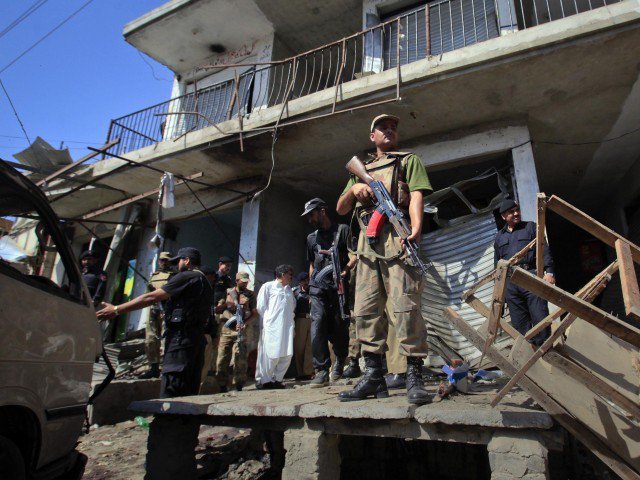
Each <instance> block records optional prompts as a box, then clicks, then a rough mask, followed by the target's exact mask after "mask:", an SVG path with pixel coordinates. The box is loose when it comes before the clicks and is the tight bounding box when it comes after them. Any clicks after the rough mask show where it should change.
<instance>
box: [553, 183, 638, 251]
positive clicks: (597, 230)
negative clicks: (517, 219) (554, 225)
mask: <svg viewBox="0 0 640 480" xmlns="http://www.w3.org/2000/svg"><path fill="white" fill-rule="evenodd" d="M547 208H549V209H551V210H553V211H554V212H556V213H557V214H559V215H561V216H562V217H564V218H566V219H567V220H569V221H570V222H571V223H574V224H575V225H577V226H578V227H580V228H582V229H583V230H585V231H587V232H589V233H590V234H591V235H593V236H594V237H596V238H597V239H598V240H601V241H603V242H604V243H606V244H607V245H609V246H610V247H615V243H616V240H618V239H623V240H625V241H627V240H626V239H624V237H622V236H621V235H618V234H617V233H616V232H614V231H613V230H611V229H610V228H608V227H606V226H604V225H603V224H602V223H600V222H598V221H597V220H595V219H593V218H591V217H590V216H589V215H587V214H586V213H584V212H583V211H581V210H578V209H577V208H576V207H574V206H573V205H570V204H569V203H567V202H565V201H564V200H562V199H561V198H559V197H556V196H555V195H553V196H552V197H551V198H550V199H549V200H548V201H547ZM629 247H630V248H631V256H632V257H633V261H634V262H636V263H640V247H638V246H637V245H635V244H633V243H629Z"/></svg>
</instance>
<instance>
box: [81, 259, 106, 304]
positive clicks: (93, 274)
mask: <svg viewBox="0 0 640 480" xmlns="http://www.w3.org/2000/svg"><path fill="white" fill-rule="evenodd" d="M82 278H83V279H84V281H85V283H86V284H87V288H88V289H89V295H90V296H91V299H92V300H93V305H94V306H96V307H97V306H98V305H100V302H102V300H103V299H104V293H105V290H106V288H107V274H106V273H105V272H104V271H102V270H100V268H99V267H98V266H96V265H93V266H90V267H86V268H84V269H82Z"/></svg>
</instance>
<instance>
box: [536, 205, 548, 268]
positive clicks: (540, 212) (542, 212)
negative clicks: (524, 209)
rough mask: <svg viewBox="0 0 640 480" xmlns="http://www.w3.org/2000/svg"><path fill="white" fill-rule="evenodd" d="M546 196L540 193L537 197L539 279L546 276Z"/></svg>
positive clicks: (537, 261) (537, 262)
mask: <svg viewBox="0 0 640 480" xmlns="http://www.w3.org/2000/svg"><path fill="white" fill-rule="evenodd" d="M546 199H547V197H546V195H545V194H544V193H538V195H537V196H536V200H537V203H538V205H537V208H536V274H537V275H538V277H539V278H542V277H543V276H544V229H545V220H546V213H547V212H546V209H547V204H546Z"/></svg>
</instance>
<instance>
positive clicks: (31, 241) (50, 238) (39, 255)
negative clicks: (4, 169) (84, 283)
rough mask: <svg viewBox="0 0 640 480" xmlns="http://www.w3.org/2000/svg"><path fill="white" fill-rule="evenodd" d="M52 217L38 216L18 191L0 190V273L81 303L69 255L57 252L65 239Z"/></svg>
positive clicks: (78, 280)
mask: <svg viewBox="0 0 640 480" xmlns="http://www.w3.org/2000/svg"><path fill="white" fill-rule="evenodd" d="M52 221H53V219H52V218H49V217H48V216H44V215H41V214H40V213H39V212H38V210H37V208H36V206H35V205H34V203H33V202H32V201H31V200H30V199H29V198H28V197H27V196H26V195H24V194H22V193H21V192H16V191H14V190H12V189H3V191H2V192H1V193H0V274H2V275H6V276H9V277H11V278H13V279H15V280H18V281H22V282H24V283H27V284H29V285H31V286H33V287H36V288H38V289H41V290H44V291H46V292H48V293H52V294H54V295H57V296H61V297H64V298H68V299H70V300H74V301H79V302H82V287H81V282H80V279H79V275H78V272H77V270H76V269H74V268H73V266H71V268H68V265H69V262H70V261H72V260H71V259H70V258H66V259H65V258H63V257H62V256H61V255H60V254H59V249H58V248H57V245H56V241H59V242H60V241H65V239H64V237H63V236H62V235H63V234H62V231H61V230H60V229H59V228H57V227H56V226H55V225H54V224H52Z"/></svg>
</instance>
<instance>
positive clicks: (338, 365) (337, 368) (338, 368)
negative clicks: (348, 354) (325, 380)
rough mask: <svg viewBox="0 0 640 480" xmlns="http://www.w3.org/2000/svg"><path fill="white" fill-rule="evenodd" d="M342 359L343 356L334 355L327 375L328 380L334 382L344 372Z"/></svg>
mask: <svg viewBox="0 0 640 480" xmlns="http://www.w3.org/2000/svg"><path fill="white" fill-rule="evenodd" d="M344 360H345V359H344V358H338V357H336V361H335V362H333V368H332V369H331V375H329V380H331V381H332V382H336V381H338V380H340V379H341V378H342V373H343V372H344Z"/></svg>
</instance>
